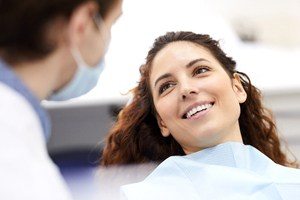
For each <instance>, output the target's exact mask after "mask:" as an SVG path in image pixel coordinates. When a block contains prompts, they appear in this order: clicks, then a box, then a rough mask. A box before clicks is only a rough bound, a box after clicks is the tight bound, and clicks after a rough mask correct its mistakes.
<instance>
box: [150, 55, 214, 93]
mask: <svg viewBox="0 0 300 200" xmlns="http://www.w3.org/2000/svg"><path fill="white" fill-rule="evenodd" d="M203 61H206V62H209V61H208V60H206V59H204V58H198V59H195V60H192V61H191V62H189V63H188V64H187V65H186V67H187V68H189V67H191V66H193V65H194V64H195V63H197V62H203ZM170 76H172V74H170V73H166V74H164V75H161V76H160V77H158V78H157V79H156V81H155V83H154V87H156V85H157V83H158V82H159V81H160V80H162V79H165V78H169V77H170Z"/></svg>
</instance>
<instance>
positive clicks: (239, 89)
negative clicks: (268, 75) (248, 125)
mask: <svg viewBox="0 0 300 200" xmlns="http://www.w3.org/2000/svg"><path fill="white" fill-rule="evenodd" d="M232 86H233V91H234V93H235V95H236V98H237V100H238V101H239V103H244V102H245V101H246V99H247V93H246V91H245V89H244V87H243V85H242V82H241V78H240V76H239V74H238V73H234V74H233V78H232Z"/></svg>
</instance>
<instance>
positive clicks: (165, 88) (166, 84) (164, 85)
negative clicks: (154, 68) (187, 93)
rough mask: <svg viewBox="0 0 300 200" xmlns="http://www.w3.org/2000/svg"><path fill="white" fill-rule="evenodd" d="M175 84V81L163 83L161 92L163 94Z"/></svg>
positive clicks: (160, 88)
mask: <svg viewBox="0 0 300 200" xmlns="http://www.w3.org/2000/svg"><path fill="white" fill-rule="evenodd" d="M173 85H174V83H165V84H162V85H161V86H160V87H159V91H158V92H159V94H162V93H164V92H165V91H166V90H167V89H169V88H170V87H172V86H173Z"/></svg>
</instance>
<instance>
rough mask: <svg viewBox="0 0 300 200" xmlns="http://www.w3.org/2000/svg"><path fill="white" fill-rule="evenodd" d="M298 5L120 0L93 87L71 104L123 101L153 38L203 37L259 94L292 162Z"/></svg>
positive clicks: (298, 146)
mask: <svg viewBox="0 0 300 200" xmlns="http://www.w3.org/2000/svg"><path fill="white" fill-rule="evenodd" d="M299 8H300V1H298V0H286V1H280V0H255V1H249V0H227V1H224V0H184V1H183V0H151V1H150V0H124V5H123V12H124V13H123V16H122V17H121V19H120V20H119V21H118V22H117V24H116V25H115V26H114V28H113V32H112V34H113V35H112V38H113V40H112V42H111V45H110V49H109V51H108V54H107V56H106V68H105V70H104V72H103V74H102V76H101V77H100V80H99V83H98V85H97V87H96V88H95V89H94V90H93V91H92V92H90V93H89V94H87V95H86V96H84V97H82V98H80V99H79V102H83V101H86V100H96V101H110V100H115V99H123V98H125V96H124V95H123V94H125V93H126V92H128V90H130V89H131V88H132V87H134V86H135V85H136V83H137V81H138V79H139V70H138V68H139V66H140V65H141V64H142V63H144V61H145V57H146V55H147V52H148V50H149V49H150V47H151V45H152V43H153V41H154V39H155V38H156V37H158V36H160V35H162V34H165V33H166V32H167V31H179V30H186V31H193V32H197V33H208V34H210V35H211V36H212V37H213V38H214V39H217V40H220V43H221V46H222V47H223V49H224V50H225V52H227V53H228V54H229V55H230V56H232V57H233V58H234V59H235V60H236V61H237V63H238V65H237V69H238V70H239V71H243V72H245V73H247V74H248V75H249V77H250V78H251V80H252V82H253V84H254V85H255V86H257V87H258V88H259V89H261V90H262V92H263V94H264V96H265V101H266V104H267V106H268V107H271V108H272V109H273V110H274V113H275V115H276V119H277V121H278V127H279V130H280V133H281V134H282V135H283V137H284V138H285V139H286V140H287V141H288V143H289V144H290V146H291V148H292V149H293V151H294V153H295V154H296V155H297V157H298V158H299V159H300V105H299V103H298V102H300V76H299V72H300V12H299Z"/></svg>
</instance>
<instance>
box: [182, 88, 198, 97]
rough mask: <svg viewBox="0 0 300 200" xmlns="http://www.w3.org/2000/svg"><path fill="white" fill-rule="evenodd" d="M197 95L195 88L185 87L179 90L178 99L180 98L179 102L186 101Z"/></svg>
mask: <svg viewBox="0 0 300 200" xmlns="http://www.w3.org/2000/svg"><path fill="white" fill-rule="evenodd" d="M197 94H198V91H197V88H195V87H193V86H189V85H185V86H184V87H183V88H182V89H181V94H180V98H181V100H186V99H188V98H193V97H194V96H196V95H197Z"/></svg>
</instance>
